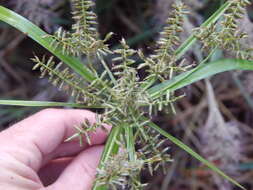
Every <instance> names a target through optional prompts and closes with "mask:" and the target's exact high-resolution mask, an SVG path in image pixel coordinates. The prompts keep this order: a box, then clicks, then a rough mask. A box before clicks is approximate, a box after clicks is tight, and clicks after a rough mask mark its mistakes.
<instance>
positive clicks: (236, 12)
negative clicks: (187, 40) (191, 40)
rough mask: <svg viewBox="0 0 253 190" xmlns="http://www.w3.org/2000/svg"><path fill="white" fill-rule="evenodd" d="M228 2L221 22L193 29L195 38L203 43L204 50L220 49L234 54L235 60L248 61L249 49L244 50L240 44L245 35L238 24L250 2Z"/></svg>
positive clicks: (240, 0) (242, 0)
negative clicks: (228, 4) (228, 5)
mask: <svg viewBox="0 0 253 190" xmlns="http://www.w3.org/2000/svg"><path fill="white" fill-rule="evenodd" d="M230 2H231V4H230V7H229V8H228V9H227V11H226V12H225V14H224V18H223V20H222V21H221V22H218V23H215V24H213V25H211V26H209V27H202V28H197V29H195V36H196V37H197V38H198V40H200V41H201V42H202V43H203V49H205V50H212V49H214V48H221V49H223V50H225V51H227V52H229V53H230V54H231V53H234V54H235V55H236V56H237V58H245V59H248V58H249V56H250V54H251V52H250V51H251V49H250V48H246V49H245V48H244V46H243V45H242V44H241V40H242V39H244V38H246V37H247V34H246V33H244V32H241V31H240V30H239V27H238V24H239V23H238V22H239V20H240V19H241V18H242V17H243V16H244V14H245V11H246V10H245V9H246V6H247V5H248V4H250V2H249V1H248V0H230Z"/></svg>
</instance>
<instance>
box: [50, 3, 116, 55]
mask: <svg viewBox="0 0 253 190" xmlns="http://www.w3.org/2000/svg"><path fill="white" fill-rule="evenodd" d="M72 3H73V7H74V11H73V12H72V14H73V19H74V21H75V23H74V24H73V25H72V32H68V31H65V30H63V29H62V28H59V29H58V30H57V31H56V32H55V34H54V35H50V37H51V38H52V39H53V41H52V43H51V46H52V47H54V48H55V49H56V48H59V49H61V50H62V53H63V54H68V55H73V56H82V55H86V56H88V57H94V56H98V57H99V59H101V58H102V56H103V55H107V54H108V53H111V51H110V50H109V48H108V45H107V44H106V41H108V40H109V39H110V38H111V36H112V33H109V34H107V35H106V37H105V38H104V39H103V40H100V39H99V34H98V32H97V28H96V25H97V16H96V14H95V13H94V12H93V11H92V7H93V5H94V3H93V2H92V1H90V0H72Z"/></svg>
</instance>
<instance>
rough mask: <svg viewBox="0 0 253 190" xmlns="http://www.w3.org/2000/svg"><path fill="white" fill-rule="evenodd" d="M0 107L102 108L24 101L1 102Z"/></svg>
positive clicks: (75, 104)
mask: <svg viewBox="0 0 253 190" xmlns="http://www.w3.org/2000/svg"><path fill="white" fill-rule="evenodd" d="M0 105H6V106H25V107H73V108H101V107H102V106H85V105H82V104H77V103H65V102H44V101H24V100H0Z"/></svg>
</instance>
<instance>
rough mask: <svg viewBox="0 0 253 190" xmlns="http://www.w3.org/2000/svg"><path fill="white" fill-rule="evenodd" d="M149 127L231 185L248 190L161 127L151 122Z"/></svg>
mask: <svg viewBox="0 0 253 190" xmlns="http://www.w3.org/2000/svg"><path fill="white" fill-rule="evenodd" d="M149 126H150V127H152V128H153V129H154V130H156V131H157V132H159V133H160V134H161V135H163V136H164V137H166V138H168V139H169V140H170V141H171V142H173V143H174V144H175V145H177V146H178V147H180V148H181V149H183V150H184V151H186V152H187V153H189V154H190V155H191V156H193V157H194V158H196V159H197V160H199V161H200V162H201V163H203V164H204V165H206V166H207V167H208V168H210V169H211V170H213V171H214V172H215V173H217V174H219V175H221V176H222V177H223V178H224V179H226V180H228V181H230V182H231V183H233V184H234V185H236V186H237V187H239V188H241V189H244V190H246V189H245V188H244V187H243V186H242V185H240V184H239V183H238V182H237V181H235V180H234V179H232V178H231V177H229V176H228V175H226V174H225V173H224V172H223V171H221V170H220V169H219V168H217V167H216V166H215V165H214V164H212V163H211V162H209V161H208V160H206V159H205V158H203V157H202V156H200V155H199V154H198V153H196V152H195V151H194V150H192V149H191V148H190V147H188V146H187V145H186V144H184V143H183V142H182V141H180V140H179V139H177V138H175V137H173V136H172V135H170V134H169V133H167V132H166V131H164V130H162V129H161V128H160V127H158V126H157V125H156V124H154V123H151V122H150V123H149Z"/></svg>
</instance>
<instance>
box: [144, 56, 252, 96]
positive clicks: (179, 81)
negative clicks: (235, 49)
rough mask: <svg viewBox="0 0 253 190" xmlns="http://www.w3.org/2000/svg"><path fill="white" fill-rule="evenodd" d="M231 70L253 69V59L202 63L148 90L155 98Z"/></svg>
mask: <svg viewBox="0 0 253 190" xmlns="http://www.w3.org/2000/svg"><path fill="white" fill-rule="evenodd" d="M231 70H253V61H247V60H237V59H222V60H218V61H214V62H210V63H206V64H201V65H199V66H197V67H196V68H194V69H192V70H190V71H188V72H184V73H182V74H180V75H178V76H176V77H174V78H173V79H172V80H168V81H165V82H163V83H161V84H158V85H156V86H154V87H152V88H150V89H149V90H148V92H149V93H150V94H151V96H152V97H153V98H156V97H158V96H160V95H161V94H162V93H164V92H166V91H168V90H169V91H171V92H172V91H175V90H178V89H180V88H183V87H185V86H188V85H190V84H192V83H194V82H196V81H199V80H202V79H204V78H208V77H210V76H213V75H215V74H218V73H222V72H225V71H231Z"/></svg>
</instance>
